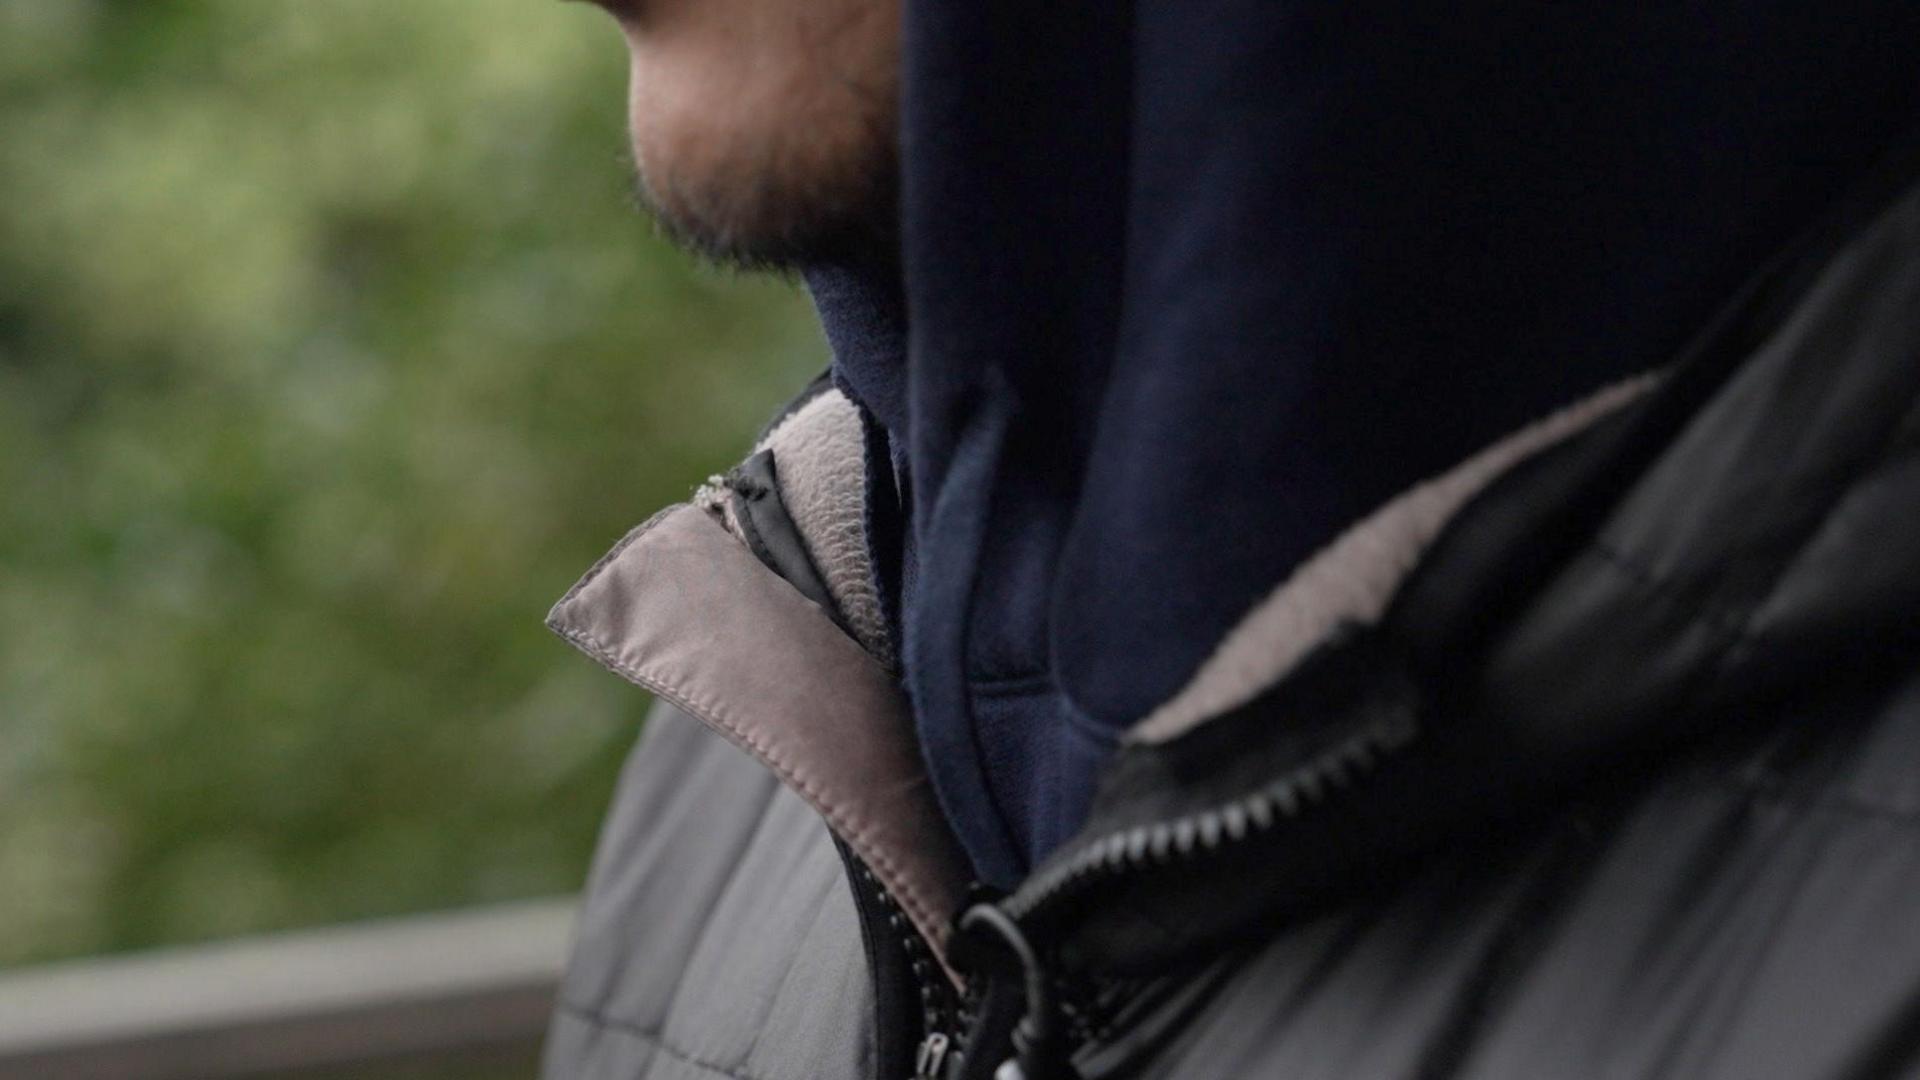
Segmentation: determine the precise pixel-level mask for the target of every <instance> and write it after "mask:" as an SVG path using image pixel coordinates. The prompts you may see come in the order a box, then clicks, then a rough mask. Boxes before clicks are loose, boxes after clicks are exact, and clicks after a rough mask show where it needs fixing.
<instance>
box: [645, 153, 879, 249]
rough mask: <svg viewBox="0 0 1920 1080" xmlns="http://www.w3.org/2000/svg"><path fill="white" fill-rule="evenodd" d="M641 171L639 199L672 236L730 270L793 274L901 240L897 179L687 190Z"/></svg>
mask: <svg viewBox="0 0 1920 1080" xmlns="http://www.w3.org/2000/svg"><path fill="white" fill-rule="evenodd" d="M638 178H639V182H638V183H637V184H636V188H635V191H636V195H637V197H638V199H639V201H640V205H641V206H642V208H643V209H645V210H646V211H647V212H648V213H649V214H650V215H651V216H652V217H653V219H654V221H655V223H656V224H657V225H658V226H659V228H660V231H661V233H662V234H663V235H664V236H666V238H667V239H668V240H669V241H671V242H672V243H673V244H674V245H675V246H676V247H679V248H680V249H681V250H683V251H686V252H689V253H690V254H692V255H694V256H695V257H697V258H699V259H702V260H704V261H706V262H710V263H713V264H716V265H719V266H724V267H728V268H730V269H735V270H742V271H759V272H773V273H792V272H796V271H799V270H802V269H805V268H806V267H809V266H818V265H822V264H826V263H841V262H847V261H866V260H869V259H873V258H876V257H891V255H892V253H893V251H894V249H895V246H896V244H897V230H896V227H895V218H896V213H897V211H896V209H895V207H896V203H895V201H894V198H893V193H892V188H891V185H887V184H882V183H878V182H874V181H872V180H869V181H868V182H863V183H861V184H858V185H848V186H847V187H845V188H843V190H841V191H839V192H829V191H826V190H822V189H812V190H805V189H799V190H781V189H780V188H779V187H778V186H777V185H774V184H771V183H768V182H767V181H765V180H760V181H757V182H755V183H752V184H747V185H734V186H731V187H729V188H719V189H711V188H710V189H707V190H688V189H687V187H686V186H685V185H678V184H658V185H657V184H655V183H652V182H649V180H648V179H647V178H646V176H645V174H644V173H641V174H638Z"/></svg>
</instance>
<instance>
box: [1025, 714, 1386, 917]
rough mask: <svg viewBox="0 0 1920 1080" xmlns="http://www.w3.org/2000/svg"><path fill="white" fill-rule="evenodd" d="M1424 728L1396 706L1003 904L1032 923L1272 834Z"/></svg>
mask: <svg viewBox="0 0 1920 1080" xmlns="http://www.w3.org/2000/svg"><path fill="white" fill-rule="evenodd" d="M1418 732H1419V729H1418V725H1417V724H1416V723H1415V721H1414V718H1413V716H1412V715H1411V714H1409V713H1401V712H1398V711H1397V710H1396V712H1395V714H1394V715H1390V716H1386V717H1381V718H1379V719H1376V720H1374V721H1373V722H1372V723H1370V724H1368V725H1367V726H1366V727H1365V728H1363V729H1362V730H1360V731H1358V732H1356V733H1354V734H1353V735H1350V736H1348V737H1347V738H1346V739H1344V740H1342V741H1340V742H1339V743H1337V744H1335V745H1334V746H1333V747H1331V748H1329V749H1328V750H1326V751H1325V752H1323V753H1322V754H1320V755H1319V756H1318V757H1315V758H1313V759H1312V760H1310V761H1307V762H1305V763H1303V764H1301V765H1300V766H1298V767H1296V768H1294V769H1293V770H1291V771H1289V772H1288V773H1287V774H1286V775H1284V776H1281V777H1278V778H1276V779H1274V780H1272V781H1270V782H1268V783H1267V784H1266V785H1264V786H1263V787H1261V788H1260V789H1259V790H1257V791H1255V792H1253V793H1251V794H1249V795H1245V796H1242V797H1241V798H1239V799H1235V800H1234V801H1232V802H1229V803H1226V804H1224V805H1222V806H1216V807H1212V808H1209V809H1207V810H1201V811H1196V812H1194V813H1191V814H1186V815H1183V816H1181V817H1178V818H1173V819H1171V820H1167V821H1160V822H1155V823H1153V824H1150V825H1136V826H1134V827H1133V828H1130V829H1123V830H1121V831H1120V832H1116V833H1111V834H1109V835H1107V836H1104V837H1102V838H1100V839H1098V840H1093V841H1089V842H1088V843H1086V844H1085V845H1082V846H1081V847H1079V848H1078V849H1076V851H1075V852H1074V853H1073V854H1072V855H1070V856H1068V857H1067V858H1066V859H1064V860H1062V861H1060V862H1057V863H1055V864H1053V866H1052V867H1051V868H1049V869H1047V870H1043V871H1042V872H1041V873H1040V874H1039V875H1038V876H1037V877H1035V878H1034V879H1033V880H1032V881H1031V882H1029V883H1028V884H1027V885H1026V886H1025V887H1023V888H1021V889H1020V890H1019V891H1017V892H1016V893H1014V894H1013V895H1012V896H1010V897H1008V898H1007V899H1006V900H1005V901H1003V902H1002V904H1001V907H1002V909H1003V910H1005V911H1006V913H1007V914H1008V915H1009V916H1011V917H1012V918H1014V919H1015V920H1018V921H1020V922H1026V921H1028V920H1031V919H1033V918H1034V917H1035V916H1036V915H1038V914H1041V913H1043V912H1044V911H1045V910H1046V909H1048V908H1050V907H1052V906H1053V905H1055V904H1057V903H1059V902H1060V901H1061V900H1062V899H1063V898H1065V897H1067V896H1069V895H1071V894H1072V893H1073V892H1074V891H1076V890H1078V889H1080V888H1083V887H1086V886H1089V885H1091V884H1093V883H1096V882H1098V881H1100V880H1101V879H1104V878H1107V877H1110V876H1113V875H1116V874H1120V873H1125V872H1128V871H1133V870H1143V869H1149V868H1152V867H1156V866H1164V865H1167V864H1170V863H1174V862H1178V861H1181V860H1184V859H1188V858H1192V857H1194V856H1196V855H1200V854H1204V853H1207V852H1211V851H1214V850H1216V849H1218V848H1220V847H1222V846H1224V845H1226V844H1229V843H1238V842H1240V841H1242V840H1245V839H1246V838H1248V837H1249V836H1254V835H1258V834H1261V833H1265V832H1268V831H1270V830H1272V829H1273V828H1274V827H1275V826H1276V825H1279V824H1281V823H1282V822H1286V821H1290V820H1292V819H1294V818H1298V817H1300V816H1301V815H1302V814H1304V813H1305V812H1306V811H1308V810H1310V809H1312V808H1314V807H1316V806H1318V805H1320V804H1321V803H1323V802H1325V801H1326V800H1327V799H1328V798H1330V797H1331V796H1332V795H1334V794H1336V793H1338V792H1341V791H1344V790H1346V789H1347V788H1349V787H1352V786H1353V784H1354V783H1355V782H1357V781H1358V780H1360V779H1362V778H1363V777H1366V776H1369V775H1371V774H1372V773H1373V772H1374V771H1375V770H1376V769H1377V768H1378V767H1379V764H1380V761H1381V759H1382V758H1384V757H1387V756H1389V755H1391V754H1393V753H1395V752H1396V751H1399V750H1401V749H1403V748H1404V747H1405V746H1406V745H1407V744H1408V743H1410V742H1412V741H1413V739H1414V737H1415V736H1416V735H1417V734H1418Z"/></svg>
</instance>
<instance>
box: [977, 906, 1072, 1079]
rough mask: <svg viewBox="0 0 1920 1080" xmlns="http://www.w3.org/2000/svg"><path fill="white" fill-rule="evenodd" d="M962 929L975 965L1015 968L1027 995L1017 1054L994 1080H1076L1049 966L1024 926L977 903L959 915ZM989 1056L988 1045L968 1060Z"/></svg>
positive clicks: (1017, 1035)
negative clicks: (1035, 947)
mask: <svg viewBox="0 0 1920 1080" xmlns="http://www.w3.org/2000/svg"><path fill="white" fill-rule="evenodd" d="M959 930H960V933H961V935H962V937H963V939H964V940H965V941H966V942H967V943H968V946H969V947H968V948H966V949H965V950H964V954H965V955H967V956H969V957H971V958H972V959H973V960H974V961H976V962H979V961H988V962H991V961H992V960H998V963H997V964H996V965H995V966H996V967H998V968H999V969H1000V970H1001V971H1002V972H1004V973H1007V974H1013V973H1014V971H1009V970H1008V969H1009V968H1010V967H1011V968H1014V969H1015V970H1017V973H1018V974H1019V975H1020V976H1021V982H1022V984H1023V986H1024V989H1025V991H1026V993H1025V999H1024V1001H1023V1002H1022V1012H1021V1016H1020V1020H1019V1022H1018V1023H1017V1024H1015V1025H1014V1028H1013V1033H1012V1037H1011V1040H1010V1041H1011V1042H1012V1044H1013V1046H1012V1050H1013V1056H1012V1057H1010V1058H1007V1059H1006V1060H1004V1061H1002V1062H1001V1064H1000V1065H999V1067H998V1068H997V1069H995V1070H994V1073H993V1080H1074V1071H1073V1066H1072V1065H1071V1064H1070V1063H1069V1062H1068V1060H1067V1059H1068V1056H1069V1047H1067V1045H1066V1039H1065V1038H1064V1033H1063V1032H1062V1030H1061V1023H1060V1010H1059V1008H1058V1006H1057V1005H1056V1004H1055V1002H1054V1000H1053V987H1052V984H1051V983H1050V982H1049V981H1048V979H1047V971H1046V966H1045V965H1044V964H1043V963H1042V962H1041V959H1040V954H1039V953H1037V952H1035V951H1034V948H1033V945H1032V943H1030V942H1029V941H1027V936H1026V934H1025V933H1024V932H1022V931H1021V929H1020V925H1019V924H1018V923H1016V922H1014V921H1013V919H1012V918H1011V917H1010V916H1008V915H1007V913H1006V912H1004V911H1002V910H1000V908H998V907H996V906H994V905H993V904H975V905H974V906H973V907H971V908H968V909H967V911H966V913H965V914H963V915H961V916H960V923H959ZM990 947H991V948H990ZM1008 959H1011V960H1012V961H1013V964H1012V965H1008V964H1007V963H1006V961H1007V960H1008ZM1003 1030H1004V1029H1003ZM987 1052H989V1048H988V1047H984V1046H970V1047H969V1056H972V1055H974V1054H985V1053H987Z"/></svg>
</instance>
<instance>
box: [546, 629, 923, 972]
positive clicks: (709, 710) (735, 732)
mask: <svg viewBox="0 0 1920 1080" xmlns="http://www.w3.org/2000/svg"><path fill="white" fill-rule="evenodd" d="M554 632H555V633H557V634H559V635H560V636H561V637H563V638H565V639H567V640H568V641H570V642H572V643H573V644H574V646H575V647H577V648H579V649H580V650H581V651H582V652H584V653H586V654H587V655H589V656H591V657H593V658H594V659H595V660H598V661H600V663H601V664H603V665H605V666H606V667H607V668H608V669H609V670H611V671H613V672H615V673H617V674H619V675H621V676H622V677H624V678H626V679H627V680H628V681H630V682H632V683H633V684H634V685H636V686H639V687H641V688H643V689H645V690H648V691H650V692H652V693H653V694H655V695H656V696H658V697H661V698H664V699H665V700H666V701H668V702H669V703H671V704H673V705H675V706H678V707H679V708H681V709H683V710H685V711H686V712H688V713H690V714H691V715H693V716H695V717H697V718H700V719H703V720H706V721H707V722H708V723H709V724H711V725H712V726H713V728H714V729H715V730H717V731H719V732H720V733H721V734H723V735H725V736H726V737H727V738H728V739H729V740H730V741H732V742H734V743H735V744H737V745H739V746H740V747H742V748H743V749H745V750H747V751H748V752H750V753H752V754H753V755H754V756H755V757H757V758H759V759H760V760H761V761H764V762H766V763H767V765H768V767H770V768H771V769H773V771H774V772H775V773H776V774H778V775H779V776H780V778H781V779H782V780H785V781H786V782H787V783H788V784H790V785H792V787H793V788H794V789H795V790H796V791H798V792H799V793H800V795H801V797H802V798H804V799H806V800H807V803H808V805H810V806H812V807H813V808H814V809H815V810H816V811H818V812H819V813H820V816H822V817H824V818H826V819H827V823H828V824H829V825H832V826H833V827H834V830H835V831H836V832H838V833H839V834H840V835H841V836H843V837H845V838H846V841H847V843H849V844H851V845H853V846H854V848H855V849H857V850H858V851H859V852H860V854H861V855H862V856H863V857H865V858H866V859H867V860H868V861H869V862H871V863H872V864H873V867H874V869H875V870H876V871H879V872H881V873H882V874H884V875H885V876H886V877H887V878H888V879H889V880H888V885H889V886H891V887H892V888H893V890H894V891H895V892H896V893H898V894H899V896H900V901H901V904H902V906H904V907H906V908H907V911H908V913H909V914H911V915H913V916H914V921H915V922H916V923H919V924H920V926H921V929H922V930H923V931H925V932H926V933H927V935H928V937H929V939H930V940H931V941H932V942H933V944H934V945H935V946H936V947H937V946H940V945H941V944H943V942H944V939H945V935H944V933H943V930H944V926H943V925H942V923H941V922H940V921H939V920H938V919H935V918H934V917H933V916H932V915H930V914H929V911H930V909H929V907H928V904H927V901H926V900H925V898H923V897H922V896H921V895H920V894H919V892H918V891H917V890H916V889H914V888H913V886H912V885H911V884H910V883H909V882H908V881H907V880H906V878H905V877H904V876H903V875H902V874H901V872H900V868H899V867H898V866H897V865H896V864H895V863H894V862H893V860H892V859H890V858H889V857H888V856H887V854H886V852H884V851H882V850H880V848H879V847H878V846H877V845H876V844H874V842H873V839H872V837H871V836H870V835H869V834H867V833H866V832H865V831H864V830H861V829H857V828H855V827H854V824H853V823H852V822H850V821H848V820H847V819H846V816H845V815H844V814H842V813H840V812H839V811H838V810H837V809H835V808H834V807H833V806H832V805H831V804H830V803H829V802H828V801H827V800H826V799H825V798H824V797H822V795H821V794H820V791H819V790H818V789H817V788H816V787H815V786H814V784H813V782H812V781H810V780H809V779H807V778H806V777H804V776H802V775H800V774H799V773H798V772H796V771H795V770H794V769H793V767H792V766H791V765H790V764H788V763H787V761H786V760H785V759H784V758H782V757H781V756H780V755H778V754H776V753H774V752H773V750H772V749H771V748H770V747H768V746H767V745H766V744H765V743H764V742H763V741H762V740H761V739H759V738H757V737H755V736H754V735H753V734H752V733H751V732H749V731H748V730H747V729H746V728H745V726H744V725H742V724H741V723H740V722H739V721H738V720H736V719H734V718H733V717H732V716H730V715H729V714H728V712H727V710H726V709H725V708H723V707H721V706H719V705H716V704H704V705H703V704H701V703H700V702H698V701H696V700H695V699H694V697H693V695H691V694H689V693H686V692H684V691H682V690H681V689H679V688H677V687H674V686H670V685H668V684H667V683H666V682H664V681H662V680H660V679H657V678H654V677H652V676H649V675H646V674H643V673H642V672H640V671H638V670H636V669H635V668H634V667H633V666H632V665H630V664H627V663H626V662H625V661H623V660H620V659H619V658H617V657H615V656H614V655H613V654H612V653H611V652H609V651H608V650H607V649H606V647H605V646H603V645H602V644H601V643H600V642H598V641H596V640H594V639H592V638H590V637H588V636H587V635H586V634H584V633H582V632H580V631H578V630H575V629H574V628H572V627H562V626H556V627H554Z"/></svg>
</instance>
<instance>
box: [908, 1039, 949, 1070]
mask: <svg viewBox="0 0 1920 1080" xmlns="http://www.w3.org/2000/svg"><path fill="white" fill-rule="evenodd" d="M952 1050H953V1040H952V1039H950V1038H948V1037H947V1035H946V1034H945V1033H944V1032H939V1031H936V1032H933V1033H931V1034H929V1035H928V1036H927V1037H926V1038H925V1039H922V1040H920V1052H919V1053H917V1054H915V1055H914V1060H913V1080H947V1054H948V1053H949V1052H951V1051H952Z"/></svg>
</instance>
